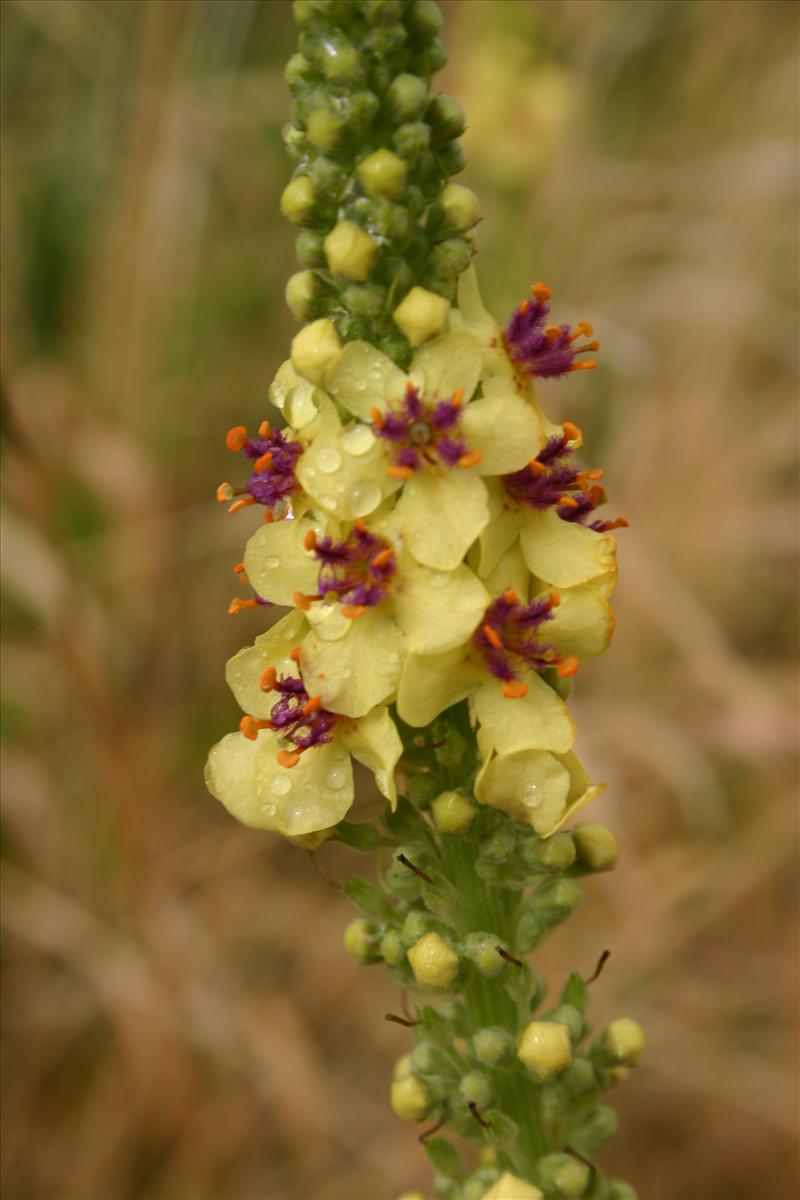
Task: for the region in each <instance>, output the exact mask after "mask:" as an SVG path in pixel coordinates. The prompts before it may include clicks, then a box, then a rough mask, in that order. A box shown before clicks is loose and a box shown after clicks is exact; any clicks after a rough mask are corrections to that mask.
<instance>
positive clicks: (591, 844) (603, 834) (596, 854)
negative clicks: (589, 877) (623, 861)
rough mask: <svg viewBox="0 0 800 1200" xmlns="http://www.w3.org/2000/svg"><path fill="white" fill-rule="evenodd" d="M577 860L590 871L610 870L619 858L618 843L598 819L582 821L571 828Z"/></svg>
mask: <svg viewBox="0 0 800 1200" xmlns="http://www.w3.org/2000/svg"><path fill="white" fill-rule="evenodd" d="M572 836H573V837H574V839H575V848H576V850H577V852H578V861H579V862H580V863H583V865H584V866H587V867H589V868H590V870H592V871H611V870H613V869H614V867H615V866H616V865H617V861H618V859H619V843H618V842H617V839H616V837H615V836H614V834H613V833H612V832H611V830H610V829H609V828H608V827H607V826H606V825H601V824H600V822H599V821H583V822H582V823H581V824H580V825H576V827H575V828H574V829H573V830H572Z"/></svg>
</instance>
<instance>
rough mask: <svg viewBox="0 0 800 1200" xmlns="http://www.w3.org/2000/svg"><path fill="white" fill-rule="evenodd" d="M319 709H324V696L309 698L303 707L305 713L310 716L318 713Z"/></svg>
mask: <svg viewBox="0 0 800 1200" xmlns="http://www.w3.org/2000/svg"><path fill="white" fill-rule="evenodd" d="M318 708H322V696H309V698H308V700H306V702H305V704H304V705H303V712H304V713H305V714H306V716H308V715H309V714H310V713H312V712H316V711H317V709H318Z"/></svg>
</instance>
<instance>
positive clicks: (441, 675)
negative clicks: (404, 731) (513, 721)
mask: <svg viewBox="0 0 800 1200" xmlns="http://www.w3.org/2000/svg"><path fill="white" fill-rule="evenodd" d="M465 651H466V647H465V646H459V647H456V648H455V649H454V650H447V651H446V652H445V653H444V654H425V655H422V654H409V656H408V658H407V659H406V661H405V663H404V664H403V670H402V673H401V675H400V685H399V687H398V689H397V712H398V714H399V716H400V718H401V720H403V721H405V722H406V724H407V725H413V726H414V727H415V728H419V727H420V726H422V725H427V724H429V722H430V721H432V720H433V719H434V717H438V715H439V713H440V712H444V710H445V709H446V708H450V707H451V705H453V704H457V703H458V702H459V700H463V699H464V697H465V696H469V695H470V694H471V693H472V692H474V691H475V690H476V689H477V688H478V687H479V686H480V683H481V681H482V680H483V679H484V678H485V673H484V672H483V671H481V670H480V669H479V668H477V667H474V666H473V665H472V664H471V663H468V662H467V661H466V659H465Z"/></svg>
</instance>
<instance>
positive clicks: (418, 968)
mask: <svg viewBox="0 0 800 1200" xmlns="http://www.w3.org/2000/svg"><path fill="white" fill-rule="evenodd" d="M408 961H409V962H410V963H411V969H412V971H413V972H414V978H415V979H416V981H417V983H418V984H420V985H421V986H422V987H430V988H439V989H441V990H442V991H445V990H446V989H447V988H449V987H450V986H451V985H452V983H453V980H454V979H455V977H456V975H457V974H458V955H457V954H456V952H455V950H454V949H453V947H452V946H448V944H447V942H446V941H445V940H444V938H442V937H440V936H439V934H438V933H426V934H425V935H424V936H423V937H421V938H420V939H419V941H418V942H415V943H414V945H413V946H412V947H411V949H410V950H409V951H408Z"/></svg>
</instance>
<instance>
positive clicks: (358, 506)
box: [347, 479, 381, 517]
mask: <svg viewBox="0 0 800 1200" xmlns="http://www.w3.org/2000/svg"><path fill="white" fill-rule="evenodd" d="M380 502H381V489H380V488H379V486H378V484H377V483H376V482H375V480H374V479H361V480H359V482H358V483H354V484H353V486H352V487H351V488H350V491H349V492H348V493H347V503H348V505H349V506H350V512H351V513H352V514H353V516H354V517H366V516H367V514H368V513H371V512H374V510H375V509H376V508H377V507H378V505H379V504H380Z"/></svg>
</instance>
